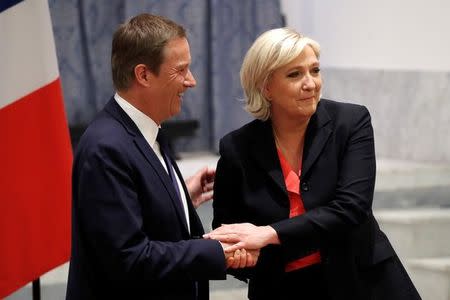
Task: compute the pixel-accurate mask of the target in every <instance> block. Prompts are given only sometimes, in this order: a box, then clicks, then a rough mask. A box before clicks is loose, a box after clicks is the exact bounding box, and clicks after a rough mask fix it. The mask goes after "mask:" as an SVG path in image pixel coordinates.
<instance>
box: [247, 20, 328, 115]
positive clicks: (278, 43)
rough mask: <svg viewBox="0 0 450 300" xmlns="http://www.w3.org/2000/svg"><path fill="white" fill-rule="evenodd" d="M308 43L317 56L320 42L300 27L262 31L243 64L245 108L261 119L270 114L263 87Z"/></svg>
mask: <svg viewBox="0 0 450 300" xmlns="http://www.w3.org/2000/svg"><path fill="white" fill-rule="evenodd" d="M306 45H309V46H311V48H312V49H313V51H314V53H315V54H316V56H317V58H319V54H320V45H319V44H318V43H317V42H316V41H314V40H312V39H310V38H308V37H305V36H303V35H301V34H300V33H298V32H297V31H295V30H293V29H290V28H287V27H283V28H277V29H272V30H269V31H266V32H264V33H263V34H261V35H260V36H259V37H258V38H257V39H256V40H255V42H254V43H253V45H252V46H251V47H250V49H249V50H248V51H247V54H246V55H245V57H244V61H243V63H242V67H241V73H240V75H241V85H242V88H243V89H244V92H245V96H246V100H245V101H246V105H245V110H247V111H248V112H249V113H250V114H252V115H253V116H254V117H255V118H257V119H260V120H267V119H268V118H270V102H269V101H268V100H267V99H266V97H265V96H264V88H265V86H266V84H267V81H268V79H269V77H270V75H271V74H272V73H273V71H275V70H276V69H278V68H280V67H282V66H284V65H286V64H288V63H290V62H291V61H292V60H294V59H295V58H297V57H298V56H299V55H300V53H301V52H302V50H303V48H304V47H305V46H306Z"/></svg>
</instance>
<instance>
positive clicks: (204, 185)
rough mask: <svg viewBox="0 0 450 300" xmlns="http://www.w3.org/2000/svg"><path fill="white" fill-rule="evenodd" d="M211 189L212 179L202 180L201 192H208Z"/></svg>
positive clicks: (212, 187) (212, 186)
mask: <svg viewBox="0 0 450 300" xmlns="http://www.w3.org/2000/svg"><path fill="white" fill-rule="evenodd" d="M213 189H214V181H211V182H208V181H203V182H202V190H203V193H208V192H210V191H212V190H213Z"/></svg>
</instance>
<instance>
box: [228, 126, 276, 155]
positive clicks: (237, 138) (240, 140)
mask: <svg viewBox="0 0 450 300" xmlns="http://www.w3.org/2000/svg"><path fill="white" fill-rule="evenodd" d="M270 128H271V127H270V121H261V120H257V119H255V120H253V121H250V122H249V123H247V124H245V125H243V126H241V127H240V128H238V129H236V130H233V131H231V132H229V133H227V134H226V135H225V136H223V137H222V139H221V140H220V148H223V147H226V148H230V147H231V148H235V147H237V148H238V149H247V148H248V147H249V146H250V145H252V144H254V143H259V142H258V141H257V140H258V139H260V138H261V137H262V136H266V135H267V132H268V130H269V132H271V131H270V130H271V129H270Z"/></svg>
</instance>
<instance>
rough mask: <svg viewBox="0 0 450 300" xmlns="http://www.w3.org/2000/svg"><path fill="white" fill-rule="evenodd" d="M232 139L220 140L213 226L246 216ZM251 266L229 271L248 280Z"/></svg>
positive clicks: (240, 174)
mask: <svg viewBox="0 0 450 300" xmlns="http://www.w3.org/2000/svg"><path fill="white" fill-rule="evenodd" d="M231 145H232V143H231V139H229V137H225V138H223V139H222V140H221V141H220V145H219V153H220V158H219V161H218V163H217V168H216V177H215V179H214V201H213V216H214V217H213V221H212V228H213V229H215V228H217V227H220V226H221V224H233V223H241V222H243V220H245V218H243V216H242V215H241V213H242V212H243V211H244V209H243V208H242V207H241V206H242V205H240V203H242V197H243V196H242V184H243V182H244V181H243V178H242V176H243V175H242V172H240V171H239V166H238V161H237V160H235V159H232V158H231V157H233V152H232V150H231V149H232V147H231ZM251 270H252V269H251V268H244V269H228V270H227V272H228V273H229V274H231V275H233V276H234V277H236V278H237V279H239V280H242V281H247V279H248V278H249V277H250V276H251V275H250V274H251Z"/></svg>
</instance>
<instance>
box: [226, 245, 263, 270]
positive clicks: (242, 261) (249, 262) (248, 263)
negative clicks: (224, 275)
mask: <svg viewBox="0 0 450 300" xmlns="http://www.w3.org/2000/svg"><path fill="white" fill-rule="evenodd" d="M220 244H221V245H222V248H223V249H224V253H225V259H226V262H227V268H232V269H238V268H249V267H254V266H255V265H256V263H257V262H258V257H259V250H245V249H238V250H236V251H234V252H230V251H225V249H226V248H228V247H230V246H231V244H227V243H220Z"/></svg>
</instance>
